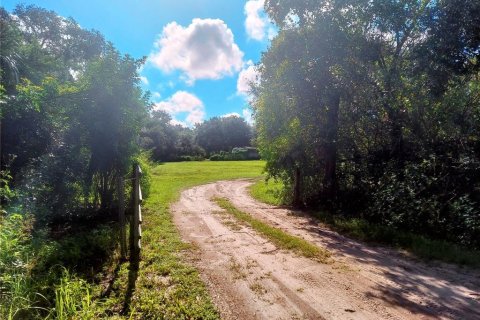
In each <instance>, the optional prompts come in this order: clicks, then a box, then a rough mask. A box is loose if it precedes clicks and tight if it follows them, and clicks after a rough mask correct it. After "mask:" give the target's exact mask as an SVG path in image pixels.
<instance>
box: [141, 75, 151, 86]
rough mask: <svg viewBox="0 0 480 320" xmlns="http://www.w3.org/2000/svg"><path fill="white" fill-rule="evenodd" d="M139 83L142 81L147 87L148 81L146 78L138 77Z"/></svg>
mask: <svg viewBox="0 0 480 320" xmlns="http://www.w3.org/2000/svg"><path fill="white" fill-rule="evenodd" d="M140 81H142V83H143V84H145V85H147V86H148V83H149V82H148V79H147V77H143V76H140Z"/></svg>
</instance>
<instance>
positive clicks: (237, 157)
mask: <svg viewBox="0 0 480 320" xmlns="http://www.w3.org/2000/svg"><path fill="white" fill-rule="evenodd" d="M259 159H260V155H259V154H258V151H257V149H256V148H252V147H245V148H233V149H232V151H231V152H226V151H220V152H219V153H215V154H212V155H211V156H210V160H211V161H241V160H259Z"/></svg>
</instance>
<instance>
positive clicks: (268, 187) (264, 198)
mask: <svg viewBox="0 0 480 320" xmlns="http://www.w3.org/2000/svg"><path fill="white" fill-rule="evenodd" d="M249 191H250V195H251V196H252V197H254V198H255V199H257V200H259V201H261V202H264V203H268V204H271V205H274V206H279V205H282V204H284V203H283V201H282V198H281V194H282V192H283V183H282V182H280V181H274V180H269V181H268V182H267V181H265V180H264V179H262V180H259V181H257V182H256V183H254V184H253V185H252V186H251V187H250V190H249Z"/></svg>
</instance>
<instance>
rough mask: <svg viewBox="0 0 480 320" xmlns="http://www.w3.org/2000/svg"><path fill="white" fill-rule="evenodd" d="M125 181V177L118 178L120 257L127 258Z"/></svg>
mask: <svg viewBox="0 0 480 320" xmlns="http://www.w3.org/2000/svg"><path fill="white" fill-rule="evenodd" d="M124 190H125V183H124V181H123V177H118V178H117V192H118V221H119V222H120V258H121V259H122V260H125V258H126V256H127V233H126V230H125V197H124Z"/></svg>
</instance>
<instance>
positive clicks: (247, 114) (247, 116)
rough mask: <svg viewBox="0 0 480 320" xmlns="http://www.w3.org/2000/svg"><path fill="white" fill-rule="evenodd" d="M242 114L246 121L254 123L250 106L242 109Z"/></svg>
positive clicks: (250, 123)
mask: <svg viewBox="0 0 480 320" xmlns="http://www.w3.org/2000/svg"><path fill="white" fill-rule="evenodd" d="M242 115H243V118H244V119H245V121H246V122H247V123H248V124H249V125H253V123H254V121H253V115H252V111H251V110H250V109H248V108H245V109H243V110H242Z"/></svg>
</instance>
